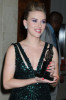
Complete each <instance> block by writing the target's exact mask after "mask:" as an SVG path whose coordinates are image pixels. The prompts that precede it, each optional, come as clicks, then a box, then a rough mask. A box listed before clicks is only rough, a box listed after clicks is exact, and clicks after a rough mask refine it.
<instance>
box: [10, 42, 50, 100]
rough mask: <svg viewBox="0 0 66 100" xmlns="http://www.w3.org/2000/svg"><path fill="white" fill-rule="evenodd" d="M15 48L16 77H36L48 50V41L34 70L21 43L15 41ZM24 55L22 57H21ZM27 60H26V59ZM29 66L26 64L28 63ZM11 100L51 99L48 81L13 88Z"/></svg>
mask: <svg viewBox="0 0 66 100" xmlns="http://www.w3.org/2000/svg"><path fill="white" fill-rule="evenodd" d="M12 45H14V48H15V58H16V59H15V66H16V67H15V74H14V78H15V79H30V78H34V77H35V73H40V71H41V65H42V63H43V59H44V56H45V52H46V50H47V46H48V43H45V46H44V48H43V51H42V53H41V56H40V59H39V62H38V66H37V69H36V70H33V67H32V65H31V62H30V60H29V58H28V57H27V55H26V53H25V51H24V49H23V47H22V46H21V44H20V43H13V44H12ZM21 55H22V57H21ZM24 60H25V61H24ZM25 62H26V64H27V66H28V67H27V66H26V64H25ZM9 100H51V97H50V90H49V84H48V83H35V84H31V85H27V86H24V87H20V88H14V89H12V92H11V95H10V99H9Z"/></svg>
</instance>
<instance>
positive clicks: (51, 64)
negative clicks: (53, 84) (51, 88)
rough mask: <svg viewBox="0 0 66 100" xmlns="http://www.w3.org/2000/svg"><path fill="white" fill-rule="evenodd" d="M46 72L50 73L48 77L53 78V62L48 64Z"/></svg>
mask: <svg viewBox="0 0 66 100" xmlns="http://www.w3.org/2000/svg"><path fill="white" fill-rule="evenodd" d="M46 71H47V72H50V77H53V74H54V72H55V62H54V61H52V62H50V64H49V65H48V67H47V70H46Z"/></svg>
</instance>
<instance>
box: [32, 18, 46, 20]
mask: <svg viewBox="0 0 66 100" xmlns="http://www.w3.org/2000/svg"><path fill="white" fill-rule="evenodd" d="M31 19H37V18H31ZM42 20H46V19H42Z"/></svg>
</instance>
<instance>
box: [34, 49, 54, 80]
mask: <svg viewBox="0 0 66 100" xmlns="http://www.w3.org/2000/svg"><path fill="white" fill-rule="evenodd" d="M52 57H53V50H52V49H51V48H48V49H47V51H46V54H45V61H44V62H43V65H42V68H41V72H40V73H36V76H37V77H44V78H45V79H48V80H51V81H53V77H50V72H47V71H46V70H47V67H48V65H49V63H50V62H51V61H52Z"/></svg>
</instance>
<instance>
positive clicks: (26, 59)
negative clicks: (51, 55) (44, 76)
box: [17, 42, 48, 71]
mask: <svg viewBox="0 0 66 100" xmlns="http://www.w3.org/2000/svg"><path fill="white" fill-rule="evenodd" d="M17 44H18V46H19V48H20V51H21V54H22V55H23V57H24V59H25V61H26V63H27V65H28V67H29V68H31V69H32V70H33V71H37V70H38V69H39V67H40V68H41V65H42V62H43V58H44V56H45V51H46V48H47V45H48V44H47V43H45V45H44V47H43V50H42V52H41V55H40V58H39V60H38V63H37V67H36V69H33V66H32V64H31V61H30V59H29V57H28V56H27V54H26V52H25V50H24V48H23V47H22V45H21V44H20V43H19V42H18V43H17ZM24 64H25V63H24Z"/></svg>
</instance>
